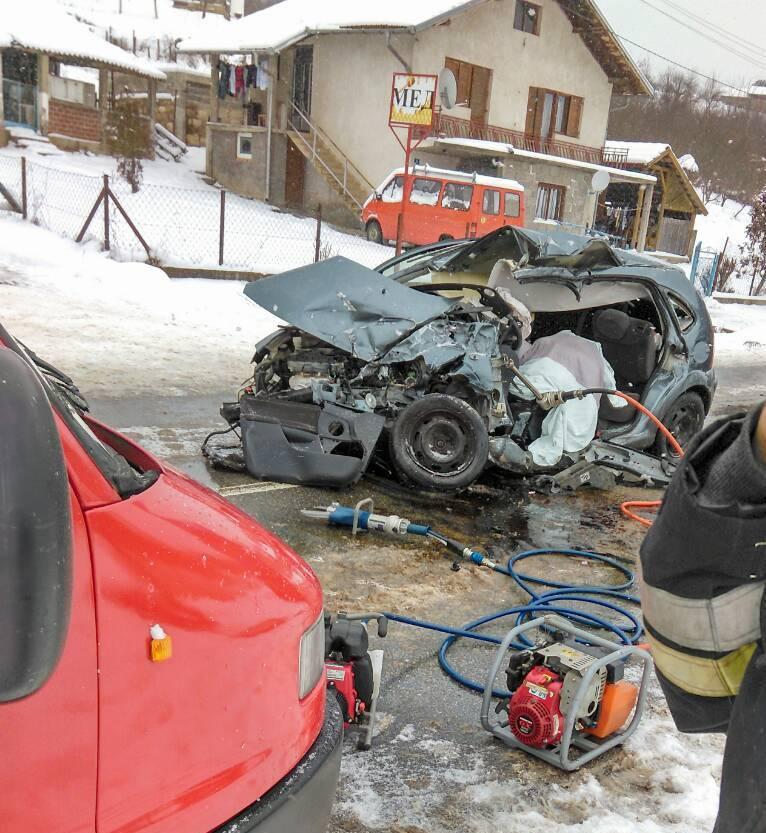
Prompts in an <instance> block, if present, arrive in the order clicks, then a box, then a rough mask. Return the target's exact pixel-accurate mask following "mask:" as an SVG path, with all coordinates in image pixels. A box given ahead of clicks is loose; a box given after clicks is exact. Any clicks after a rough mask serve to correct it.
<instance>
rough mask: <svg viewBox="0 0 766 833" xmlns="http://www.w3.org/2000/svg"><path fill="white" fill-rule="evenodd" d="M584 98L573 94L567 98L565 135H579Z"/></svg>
mask: <svg viewBox="0 0 766 833" xmlns="http://www.w3.org/2000/svg"><path fill="white" fill-rule="evenodd" d="M584 103H585V102H584V99H582V98H580V97H579V96H576V95H573V96H572V97H571V99H570V100H569V118H568V119H567V136H572V137H573V138H575V139H576V138H577V137H578V136H579V135H580V123H581V122H582V108H583V104H584Z"/></svg>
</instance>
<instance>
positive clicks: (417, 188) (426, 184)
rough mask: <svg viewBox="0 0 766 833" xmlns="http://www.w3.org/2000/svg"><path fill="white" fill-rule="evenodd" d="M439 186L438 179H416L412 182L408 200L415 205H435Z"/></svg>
mask: <svg viewBox="0 0 766 833" xmlns="http://www.w3.org/2000/svg"><path fill="white" fill-rule="evenodd" d="M441 186H442V184H441V182H439V180H438V179H416V180H415V181H414V182H413V183H412V190H411V191H410V202H414V203H416V204H417V205H436V204H437V203H438V202H439V191H441Z"/></svg>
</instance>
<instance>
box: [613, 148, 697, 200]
mask: <svg viewBox="0 0 766 833" xmlns="http://www.w3.org/2000/svg"><path fill="white" fill-rule="evenodd" d="M604 148H605V149H606V150H608V151H617V152H619V151H626V150H627V153H628V155H627V159H626V162H627V164H628V165H633V166H634V167H637V168H645V169H646V170H647V171H655V172H656V171H658V170H659V169H662V170H663V171H664V172H666V173H667V172H668V171H672V172H674V173H675V176H676V182H677V183H678V186H679V187H680V188H681V189H682V191H683V193H684V194H685V195H686V199H688V201H689V202H690V203H691V205H692V206H693V207H694V210H695V211H696V212H697V214H703V215H704V214H707V208H706V207H705V203H704V202H703V201H702V199H701V198H700V195H699V194H698V193H697V189H696V188H695V187H694V185H693V184H692V181H691V180H690V179H689V174H690V173H698V172H699V168H698V166H697V161H696V159H695V158H694V157H693V156H692V155H691V154H690V153H687V154H686V155H684V156H682V157H681V159H679V158H678V157H677V156H676V155H675V153H674V152H673V148H672V147H671V146H670V145H669V144H667V143H665V142H620V141H616V140H614V139H610V140H608V141H606V142H604Z"/></svg>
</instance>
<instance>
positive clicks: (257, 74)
mask: <svg viewBox="0 0 766 833" xmlns="http://www.w3.org/2000/svg"><path fill="white" fill-rule="evenodd" d="M270 83H271V81H270V78H269V72H268V61H267V59H265V58H262V59H261V60H260V61H259V62H258V63H257V64H236V65H233V64H229V63H227V62H226V61H219V62H218V98H221V99H223V98H226V96H227V95H228V96H232V97H236V96H241V97H242V98H245V96H246V94H247V90H248V89H257V90H267V89H268V88H269V84H270Z"/></svg>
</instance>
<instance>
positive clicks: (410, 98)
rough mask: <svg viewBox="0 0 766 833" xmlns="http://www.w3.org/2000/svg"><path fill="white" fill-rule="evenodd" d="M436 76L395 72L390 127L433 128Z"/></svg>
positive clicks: (392, 86) (389, 115) (389, 119)
mask: <svg viewBox="0 0 766 833" xmlns="http://www.w3.org/2000/svg"><path fill="white" fill-rule="evenodd" d="M437 83H438V78H437V76H436V75H409V74H408V73H406V72H395V73H394V81H393V84H392V85H391V109H390V112H389V114H388V123H389V124H390V125H401V126H402V127H412V126H417V127H431V125H432V124H433V121H434V106H435V103H436V85H437Z"/></svg>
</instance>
